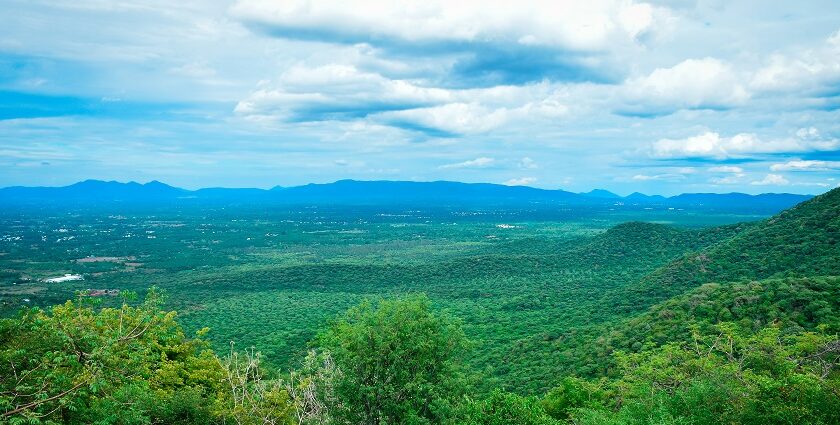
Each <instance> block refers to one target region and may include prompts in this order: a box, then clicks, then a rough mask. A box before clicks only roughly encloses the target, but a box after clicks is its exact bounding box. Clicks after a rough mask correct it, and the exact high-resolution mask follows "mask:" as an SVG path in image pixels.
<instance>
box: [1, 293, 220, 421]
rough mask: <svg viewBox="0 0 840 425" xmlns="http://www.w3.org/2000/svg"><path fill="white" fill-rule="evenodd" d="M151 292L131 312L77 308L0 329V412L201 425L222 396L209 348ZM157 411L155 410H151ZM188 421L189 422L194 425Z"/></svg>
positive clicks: (82, 304) (34, 417) (31, 313)
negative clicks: (210, 404) (212, 400)
mask: <svg viewBox="0 0 840 425" xmlns="http://www.w3.org/2000/svg"><path fill="white" fill-rule="evenodd" d="M159 304H160V297H159V294H158V292H157V291H156V290H154V289H152V290H150V291H149V294H148V295H147V296H146V300H145V301H144V302H143V303H142V304H140V305H139V306H137V307H132V306H129V305H128V304H127V303H123V304H122V306H121V307H119V308H103V309H96V308H94V306H92V305H90V302H89V301H87V300H86V299H84V298H81V297H80V298H79V300H78V301H76V302H71V301H68V302H67V303H65V304H63V305H58V306H55V307H52V308H51V309H49V310H48V311H42V310H39V309H31V310H26V311H23V312H22V313H21V316H20V317H19V318H17V319H4V320H3V321H2V322H0V364H3V365H4V369H5V371H6V372H4V373H3V374H2V375H0V410H2V411H3V413H2V417H3V419H7V420H10V421H11V420H17V419H26V420H28V421H30V422H31V423H38V422H47V423H49V422H53V421H59V420H60V421H62V422H65V423H93V422H97V421H100V422H101V421H104V422H102V423H121V422H122V423H143V422H148V421H151V420H164V419H166V420H168V421H170V422H177V420H178V418H179V417H180V418H185V417H186V418H192V419H197V418H206V417H207V415H208V412H207V409H206V408H205V407H204V405H206V402H205V400H204V398H205V397H207V396H210V397H212V396H215V394H216V392H217V391H218V390H219V389H220V387H219V383H220V382H221V377H222V375H221V371H220V369H219V368H218V367H217V366H216V361H215V358H214V357H213V353H212V352H211V351H210V350H209V348H208V344H207V343H206V342H204V341H202V340H200V339H189V338H187V337H186V336H185V334H184V333H183V331H182V330H181V328H180V326H178V324H177V323H176V322H175V314H174V313H168V312H164V311H161V310H160V309H159ZM156 406H162V407H163V408H162V409H158V408H157V407H156ZM192 419H190V420H192Z"/></svg>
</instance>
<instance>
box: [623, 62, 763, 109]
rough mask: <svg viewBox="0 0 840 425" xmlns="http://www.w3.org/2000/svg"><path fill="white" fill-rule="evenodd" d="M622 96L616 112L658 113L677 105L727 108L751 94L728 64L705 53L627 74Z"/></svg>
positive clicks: (681, 106) (744, 99)
mask: <svg viewBox="0 0 840 425" xmlns="http://www.w3.org/2000/svg"><path fill="white" fill-rule="evenodd" d="M623 97H624V104H623V105H621V106H619V107H618V109H617V111H618V112H619V113H624V114H629V115H635V114H638V115H657V114H667V113H671V112H674V111H676V110H679V109H720V108H728V107H732V106H735V105H739V104H742V103H743V102H745V101H746V100H748V99H749V97H750V95H749V93H748V92H747V90H746V88H744V86H743V85H742V84H741V83H740V81H739V78H738V76H737V75H736V73H735V71H734V70H733V69H732V67H731V66H730V65H729V64H727V63H725V62H723V61H721V60H719V59H715V58H708V57H707V58H703V59H687V60H684V61H682V62H680V63H678V64H676V65H674V66H673V67H670V68H657V69H656V70H654V71H653V72H651V73H650V74H648V75H645V76H641V77H635V78H630V79H628V80H627V81H625V82H624V85H623Z"/></svg>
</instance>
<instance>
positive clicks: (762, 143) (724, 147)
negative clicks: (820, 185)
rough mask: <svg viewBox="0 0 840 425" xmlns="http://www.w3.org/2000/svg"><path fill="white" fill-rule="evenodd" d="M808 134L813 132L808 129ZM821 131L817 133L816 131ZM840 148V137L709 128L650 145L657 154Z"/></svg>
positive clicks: (684, 155)
mask: <svg viewBox="0 0 840 425" xmlns="http://www.w3.org/2000/svg"><path fill="white" fill-rule="evenodd" d="M808 134H811V133H810V132H808ZM817 134H818V133H817ZM836 149H840V140H838V139H821V138H812V137H808V138H802V137H798V136H797V137H789V138H784V139H772V140H761V139H759V138H758V136H756V135H755V134H751V133H739V134H736V135H734V136H732V137H721V135H720V134H718V133H715V132H711V131H707V132H705V133H702V134H699V135H696V136H691V137H687V138H685V139H661V140H658V141H656V142H654V143H653V144H652V145H651V156H653V157H655V158H716V159H726V158H731V157H743V156H749V155H752V154H762V153H765V154H766V153H786V152H790V153H794V152H812V151H830V150H836Z"/></svg>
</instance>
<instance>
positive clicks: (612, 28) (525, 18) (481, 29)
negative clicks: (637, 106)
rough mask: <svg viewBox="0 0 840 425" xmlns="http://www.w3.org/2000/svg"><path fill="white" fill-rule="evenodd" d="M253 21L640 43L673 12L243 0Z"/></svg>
mask: <svg viewBox="0 0 840 425" xmlns="http://www.w3.org/2000/svg"><path fill="white" fill-rule="evenodd" d="M232 11H233V13H234V15H236V16H237V17H239V18H240V19H243V20H244V21H246V22H251V23H254V24H257V25H261V26H264V27H268V28H271V29H272V32H273V33H274V34H279V35H280V36H286V37H289V38H295V37H298V36H300V35H301V34H305V35H307V36H308V37H314V38H321V39H326V40H329V41H334V42H339V43H358V42H379V43H388V42H398V43H435V42H450V43H460V44H463V43H479V44H481V43H484V44H486V43H491V44H492V43H498V44H504V45H510V44H522V45H538V46H547V47H554V48H562V49H573V50H601V49H605V48H607V47H608V46H611V44H612V43H615V42H616V41H617V42H619V43H622V42H623V43H628V42H635V40H637V39H638V38H639V37H640V36H642V35H644V34H646V33H649V32H651V31H653V30H655V29H656V28H657V25H658V24H659V23H661V22H664V21H667V20H668V19H670V14H669V13H668V11H667V10H665V9H663V8H656V7H653V6H651V5H650V4H647V3H640V2H636V1H633V0H592V1H587V2H580V1H576V0H523V1H518V2H510V1H506V0H461V1H458V2H451V1H446V0H423V1H420V0H408V1H400V2H389V1H386V2H383V1H376V0H367V1H366V0H357V1H352V2H348V1H341V0H320V1H311V0H286V1H282V2H278V1H271V0H240V1H238V2H237V3H236V4H235V5H234V6H233V8H232Z"/></svg>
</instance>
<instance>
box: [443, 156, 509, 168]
mask: <svg viewBox="0 0 840 425" xmlns="http://www.w3.org/2000/svg"><path fill="white" fill-rule="evenodd" d="M495 163H496V160H495V159H493V158H488V157H486V156H482V157H478V158H476V159H471V160H469V161H464V162H457V163H454V164H445V165H441V166H440V167H438V168H440V169H441V170H450V169H458V168H485V167H489V166H491V165H493V164H495Z"/></svg>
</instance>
